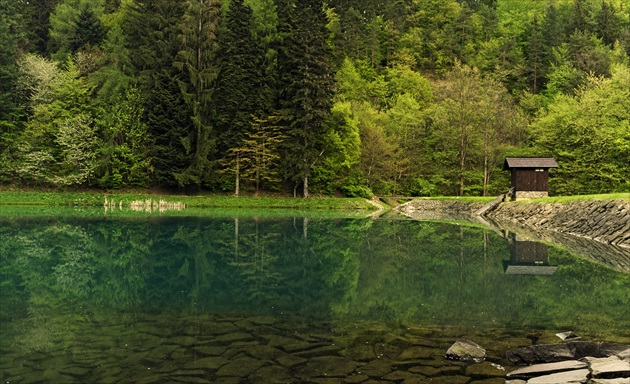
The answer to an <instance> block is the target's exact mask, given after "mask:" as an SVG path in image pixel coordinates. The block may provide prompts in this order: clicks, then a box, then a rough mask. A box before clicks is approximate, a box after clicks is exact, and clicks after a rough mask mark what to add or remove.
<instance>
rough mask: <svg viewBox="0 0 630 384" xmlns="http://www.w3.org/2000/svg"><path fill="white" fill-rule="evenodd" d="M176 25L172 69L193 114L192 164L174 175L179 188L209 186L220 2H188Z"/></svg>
mask: <svg viewBox="0 0 630 384" xmlns="http://www.w3.org/2000/svg"><path fill="white" fill-rule="evenodd" d="M183 6H184V15H183V17H182V18H181V21H180V22H179V33H178V39H179V42H180V44H181V49H180V50H179V52H178V54H177V58H176V61H175V66H176V67H177V68H178V69H179V70H180V71H182V72H183V74H184V75H185V77H184V78H183V79H182V80H180V81H179V84H180V88H181V91H182V94H183V96H184V100H185V102H186V104H187V105H188V106H189V109H190V110H191V111H192V115H191V116H190V119H191V121H192V125H193V130H192V131H191V132H190V133H189V135H188V145H189V148H190V149H189V150H190V151H191V152H192V159H191V160H192V161H191V163H190V165H189V166H188V167H187V168H186V170H184V172H181V173H177V174H175V178H176V179H177V182H178V184H179V186H180V187H184V186H188V185H195V186H197V187H200V186H202V185H203V186H208V185H209V182H210V178H209V176H210V172H211V169H212V164H211V162H210V156H212V155H213V152H214V150H215V146H216V137H215V136H214V132H212V124H211V116H212V115H211V110H210V107H211V102H212V94H213V88H214V87H215V85H216V84H215V81H216V78H217V73H218V68H217V67H216V63H215V62H216V53H217V49H218V32H219V16H220V12H221V2H220V1H219V0H187V1H185V2H184V3H183Z"/></svg>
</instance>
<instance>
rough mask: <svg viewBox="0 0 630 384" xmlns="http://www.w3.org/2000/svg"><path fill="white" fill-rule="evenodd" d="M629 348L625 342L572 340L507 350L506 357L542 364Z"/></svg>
mask: <svg viewBox="0 0 630 384" xmlns="http://www.w3.org/2000/svg"><path fill="white" fill-rule="evenodd" d="M627 349H628V347H627V346H626V345H623V344H613V343H601V342H595V341H570V342H567V343H562V344H539V345H533V346H529V347H521V348H514V349H510V350H509V351H507V352H506V357H507V358H508V359H509V360H510V361H511V362H513V363H515V364H540V363H553V362H557V361H565V360H578V359H581V358H583V357H587V356H590V357H610V356H617V355H619V354H622V353H624V351H625V350H627Z"/></svg>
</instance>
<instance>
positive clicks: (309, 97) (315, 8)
mask: <svg viewBox="0 0 630 384" xmlns="http://www.w3.org/2000/svg"><path fill="white" fill-rule="evenodd" d="M278 16H279V30H280V32H281V33H282V34H284V36H285V37H284V41H283V42H282V45H281V47H280V52H279V58H278V60H279V70H280V73H282V75H283V79H282V86H281V89H280V106H281V114H282V116H283V118H284V120H285V124H286V126H287V136H288V138H287V141H286V143H285V153H286V156H285V158H284V160H285V171H286V172H287V175H288V176H289V177H291V178H292V179H293V180H294V181H295V182H299V181H301V182H302V187H303V196H304V197H309V196H310V195H309V186H308V181H309V177H310V176H311V173H312V169H313V166H314V165H315V164H316V163H317V162H318V161H320V160H321V159H322V155H323V153H324V151H325V149H324V142H323V141H324V140H323V138H324V136H325V133H326V131H327V128H328V127H327V124H326V121H327V119H328V117H329V114H330V108H331V103H332V95H333V91H334V90H333V85H334V83H333V81H334V77H333V68H332V65H331V57H332V53H331V50H330V47H329V46H328V44H327V42H326V37H327V31H326V28H325V26H326V15H325V14H324V11H323V4H322V2H321V1H320V0H304V1H299V2H295V3H293V2H292V1H290V0H289V1H282V2H280V3H279V6H278Z"/></svg>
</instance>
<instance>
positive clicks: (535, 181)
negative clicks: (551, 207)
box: [503, 157, 558, 200]
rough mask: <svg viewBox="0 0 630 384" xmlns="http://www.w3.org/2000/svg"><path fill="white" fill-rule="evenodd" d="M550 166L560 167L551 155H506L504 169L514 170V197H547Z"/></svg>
mask: <svg viewBox="0 0 630 384" xmlns="http://www.w3.org/2000/svg"><path fill="white" fill-rule="evenodd" d="M549 168H558V164H557V163H556V161H555V160H554V159H553V158H551V157H506V158H505V162H504V163H503V170H504V171H505V170H509V171H511V172H512V188H514V199H517V200H518V199H532V198H537V197H547V196H548V195H549V193H548V191H549V188H548V184H549V183H548V180H549Z"/></svg>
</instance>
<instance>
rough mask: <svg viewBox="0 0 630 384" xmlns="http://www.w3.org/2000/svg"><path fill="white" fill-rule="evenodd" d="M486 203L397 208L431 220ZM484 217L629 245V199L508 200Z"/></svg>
mask: <svg viewBox="0 0 630 384" xmlns="http://www.w3.org/2000/svg"><path fill="white" fill-rule="evenodd" d="M483 206H484V204H481V203H476V202H467V201H457V200H414V201H410V202H409V203H406V204H403V205H401V206H400V207H398V208H397V210H398V211H399V212H401V213H403V214H405V215H407V216H409V217H412V218H418V219H427V218H429V219H430V218H434V217H435V218H448V217H449V216H453V215H464V216H471V215H474V212H476V211H478V210H479V209H481V208H482V207H483ZM485 216H486V218H489V219H491V220H492V221H494V222H496V223H497V224H499V225H500V226H501V224H503V223H508V224H509V223H511V224H516V225H518V226H523V227H529V228H532V229H537V230H544V231H553V232H558V233H563V234H569V235H573V236H579V237H583V238H588V239H591V240H596V241H599V242H602V243H605V244H611V245H616V246H619V247H623V248H630V202H629V201H626V200H621V199H618V200H582V201H573V202H570V203H567V204H560V203H538V202H508V203H502V204H500V205H498V206H497V207H496V208H495V209H494V210H491V211H489V212H488V213H486V214H485Z"/></svg>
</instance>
